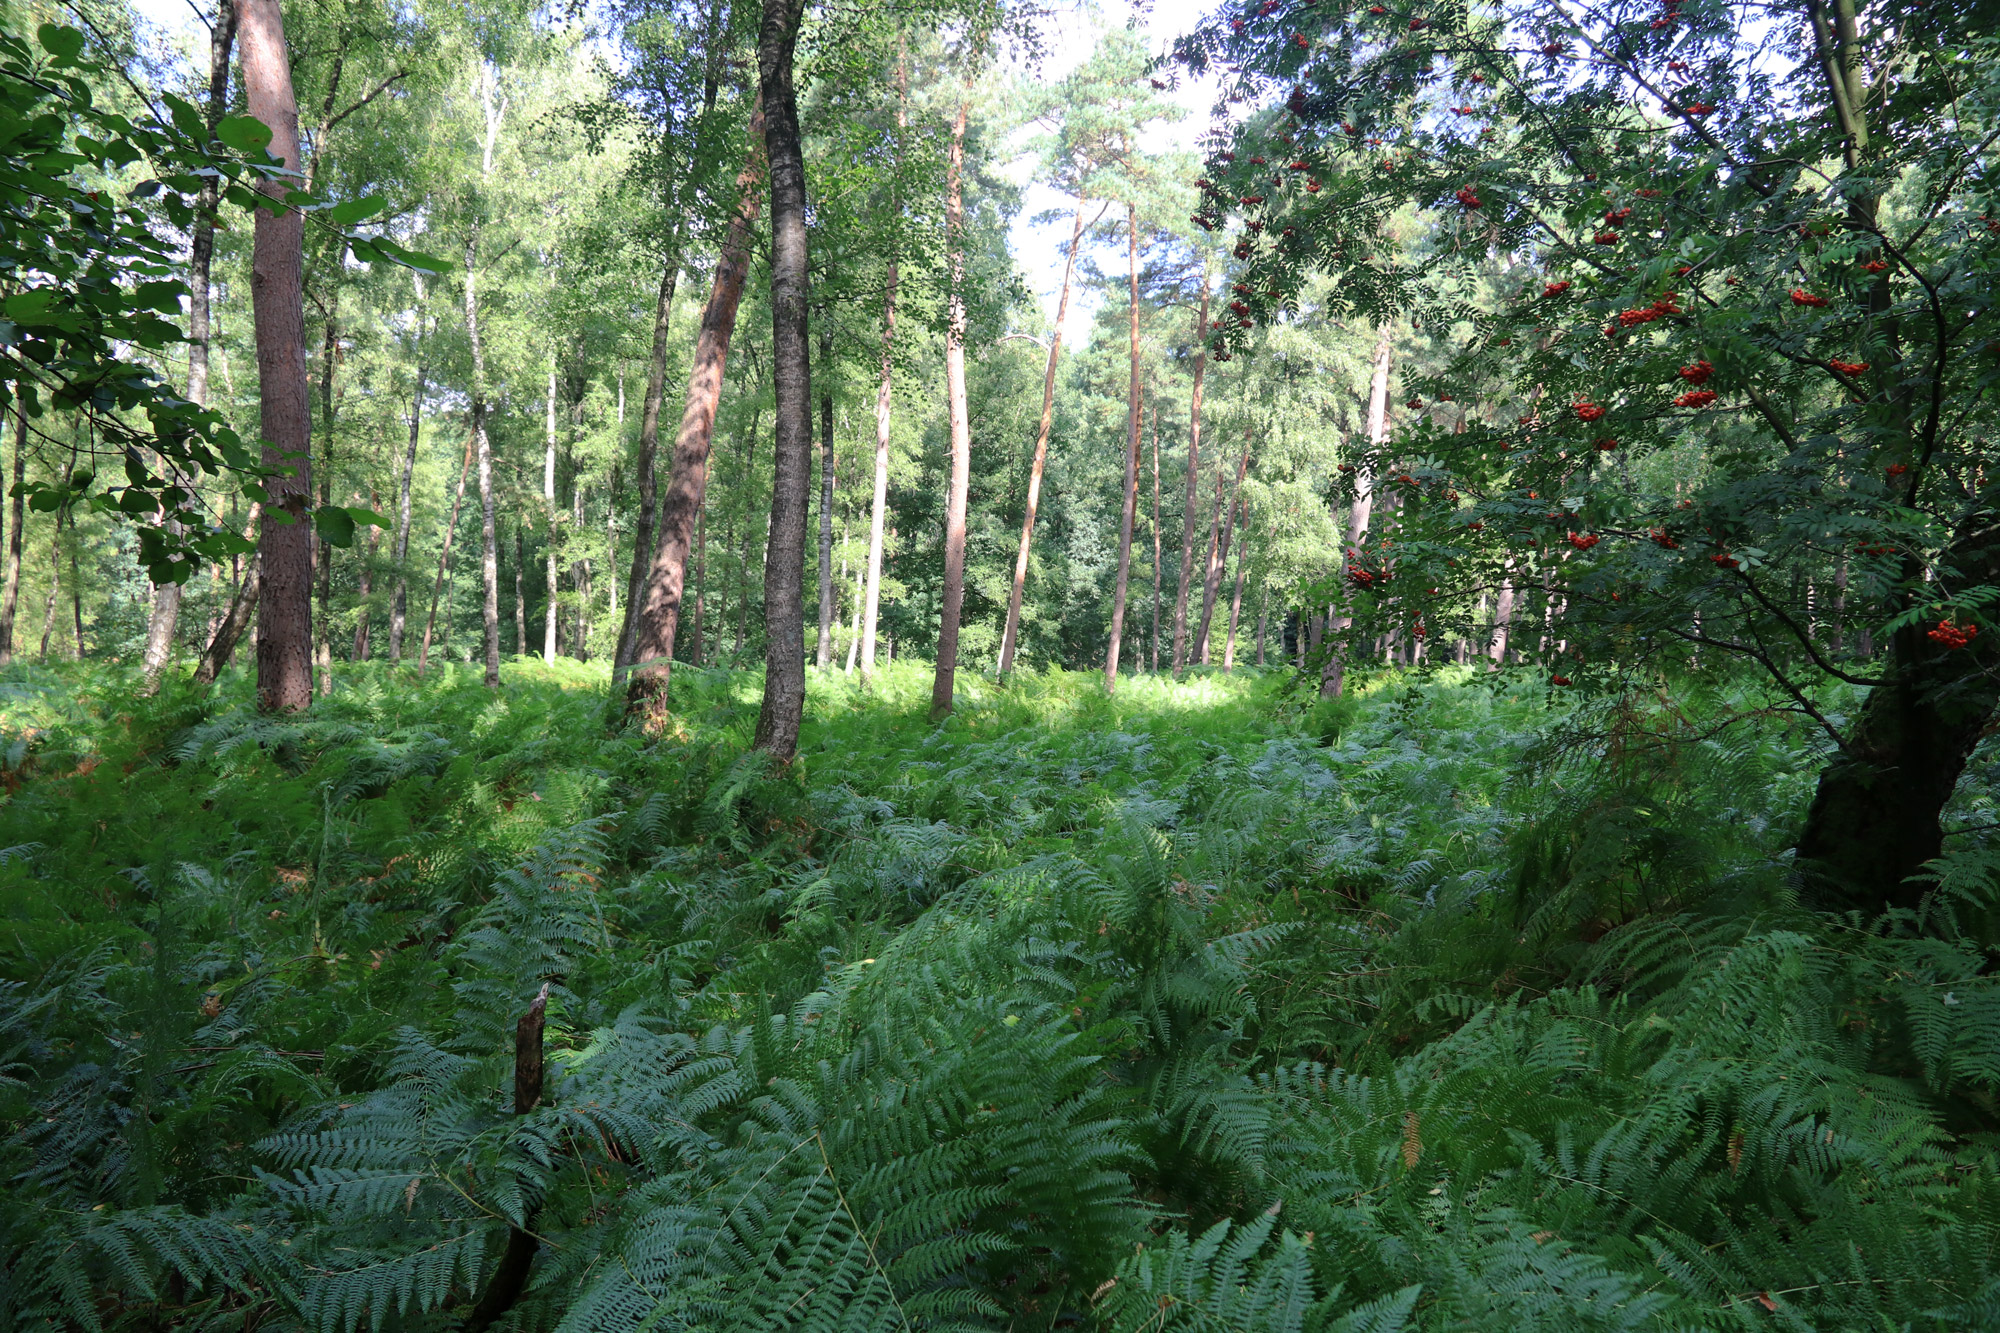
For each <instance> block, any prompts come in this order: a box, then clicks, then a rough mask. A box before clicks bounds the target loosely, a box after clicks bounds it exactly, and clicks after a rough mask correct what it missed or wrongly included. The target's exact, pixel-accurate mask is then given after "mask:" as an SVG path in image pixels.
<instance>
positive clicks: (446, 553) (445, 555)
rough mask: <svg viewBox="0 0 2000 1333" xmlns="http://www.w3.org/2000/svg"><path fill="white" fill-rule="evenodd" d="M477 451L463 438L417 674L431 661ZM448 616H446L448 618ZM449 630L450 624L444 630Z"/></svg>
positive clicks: (469, 439)
mask: <svg viewBox="0 0 2000 1333" xmlns="http://www.w3.org/2000/svg"><path fill="white" fill-rule="evenodd" d="M475 452H477V447H476V442H475V441H474V440H473V439H472V438H471V437H470V436H468V437H467V438H466V441H465V459H464V461H463V462H461V463H460V464H459V465H458V488H457V489H456V490H454V491H453V492H452V495H451V518H450V520H449V521H448V522H447V523H446V524H445V529H444V548H443V549H442V550H440V551H439V552H438V572H437V582H435V583H433V584H432V585H431V613H430V615H429V616H427V617H426V618H425V620H424V641H423V646H422V647H421V648H419V649H418V650H417V674H418V675H419V676H421V675H423V674H424V672H425V671H426V670H427V669H428V668H429V666H430V661H431V633H432V631H434V630H435V629H436V628H437V618H438V597H439V595H440V594H441V593H442V592H443V591H444V581H445V576H446V575H447V574H448V573H449V572H450V571H451V545H452V540H453V539H454V538H455V537H457V536H458V511H459V509H460V508H461V507H462V506H463V505H464V504H465V477H466V474H467V473H468V472H470V471H471V470H472V458H473V455H474V453H475ZM448 619H449V617H447V620H448ZM450 632H451V626H450V624H449V623H447V624H446V625H445V633H447V634H449V633H450Z"/></svg>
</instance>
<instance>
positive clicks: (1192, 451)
mask: <svg viewBox="0 0 2000 1333" xmlns="http://www.w3.org/2000/svg"><path fill="white" fill-rule="evenodd" d="M1207 369H1208V268H1207V266H1206V265H1204V266H1203V268H1202V270H1201V310H1200V313H1198V314H1197V315H1196V316H1195V320H1194V393H1193V396H1192V397H1191V398H1190V400H1189V407H1188V456H1187V499H1186V502H1185V509H1184V511H1183V513H1182V515H1181V572H1180V582H1179V587H1178V589H1177V590H1176V591H1175V593H1174V678H1175V679H1177V680H1178V679H1179V678H1180V675H1181V673H1182V672H1183V671H1185V670H1186V669H1187V629H1188V615H1187V612H1188V581H1189V579H1190V578H1192V577H1193V573H1194V513H1195V506H1196V503H1197V502H1198V500H1199V495H1198V493H1197V491H1196V484H1197V482H1198V481H1199V479H1200V477H1201V381H1202V376H1203V374H1204V373H1205V372H1206V371H1207Z"/></svg>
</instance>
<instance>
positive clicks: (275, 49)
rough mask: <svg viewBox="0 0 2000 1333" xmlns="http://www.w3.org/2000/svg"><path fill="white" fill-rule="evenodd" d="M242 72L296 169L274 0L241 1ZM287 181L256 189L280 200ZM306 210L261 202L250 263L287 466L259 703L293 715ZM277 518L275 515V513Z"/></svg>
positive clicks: (304, 531) (269, 437) (271, 428)
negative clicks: (271, 207) (273, 207)
mask: <svg viewBox="0 0 2000 1333" xmlns="http://www.w3.org/2000/svg"><path fill="white" fill-rule="evenodd" d="M240 16H241V21H242V33H241V39H242V62H241V63H242V72H243V86H244V91H245V94H246V97H247V102H248V110H249V113H250V114H251V115H252V116H255V117H256V118H257V119H258V120H261V121H263V122H264V124H265V125H266V126H267V127H269V128H270V130H271V131H272V138H271V142H270V144H269V146H268V148H267V150H266V151H268V152H269V153H270V154H271V155H272V156H273V157H275V158H277V159H278V160H279V161H280V162H282V163H283V164H284V165H285V166H287V167H289V168H291V169H292V170H294V171H296V170H298V169H299V166H300V157H299V109H298V101H297V99H296V98H295V97H294V96H293V93H292V72H291V59H290V54H289V52H288V51H287V50H286V47H285V25H284V17H283V15H282V14H281V13H280V11H279V6H278V0H241V7H240ZM290 188H291V187H290V186H288V185H286V184H285V183H283V182H282V181H278V180H273V181H266V182H264V183H262V184H260V185H259V186H258V189H259V190H260V191H262V192H263V193H265V194H268V195H271V196H272V197H274V198H282V197H283V196H284V194H285V193H286V192H287V191H288V190H289V189H290ZM304 240H305V216H304V215H303V214H301V213H299V212H297V211H295V210H285V211H283V212H278V213H273V212H272V211H270V210H269V209H266V208H259V209H258V210H257V213H256V239H255V241H254V244H253V255H252V259H251V265H250V297H251V307H252V312H253V316H254V319H255V323H256V331H257V378H258V385H259V394H260V398H261V414H260V430H261V432H262V438H263V439H264V440H265V441H266V444H265V447H264V454H263V458H264V465H265V466H266V467H269V468H276V469H285V470H288V472H289V475H279V476H277V477H274V478H273V479H272V480H271V481H269V482H268V483H267V484H266V487H265V489H266V492H267V493H268V494H269V496H270V504H269V505H268V506H267V507H266V508H265V511H264V522H263V529H262V532H261V533H260V534H259V536H258V540H257V559H258V562H259V566H260V568H259V572H258V594H257V595H258V605H257V705H258V707H260V708H262V709H264V710H265V711H267V712H296V711H299V710H301V709H304V708H306V707H308V706H309V705H310V704H311V703H312V696H313V678H312V618H313V617H312V574H313V546H312V543H313V530H312V525H311V521H310V518H309V515H308V514H307V512H306V510H307V506H308V504H309V503H310V501H311V498H312V456H311V451H312V407H311V402H310V398H309V393H308V389H307V384H306V345H305V306H304ZM274 509H275V510H276V511H278V513H281V514H282V515H283V519H282V520H281V519H280V518H279V517H278V513H273V510H274Z"/></svg>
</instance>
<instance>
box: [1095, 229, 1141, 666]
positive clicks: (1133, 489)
mask: <svg viewBox="0 0 2000 1333" xmlns="http://www.w3.org/2000/svg"><path fill="white" fill-rule="evenodd" d="M1125 279H1126V287H1127V300H1126V310H1127V313H1128V315H1129V317H1130V323H1131V344H1132V348H1131V357H1132V377H1131V383H1130V384H1129V385H1127V387H1126V391H1125V437H1126V438H1125V507H1124V510H1123V511H1122V512H1121V514H1120V515H1119V519H1118V581H1117V583H1116V584H1115V585H1114V586H1113V590H1112V594H1111V637H1110V642H1109V644H1108V645H1107V646H1106V648H1105V651H1104V692H1105V693H1106V694H1111V693H1114V692H1115V691H1116V690H1117V689H1118V650H1119V647H1120V645H1121V643H1122V641H1123V639H1124V635H1125V593H1126V591H1127V586H1128V584H1129V583H1130V581H1131V577H1132V525H1133V523H1134V521H1135V520H1136V519H1137V517H1138V508H1139V209H1138V206H1137V205H1136V204H1132V203H1127V204H1126V205H1125Z"/></svg>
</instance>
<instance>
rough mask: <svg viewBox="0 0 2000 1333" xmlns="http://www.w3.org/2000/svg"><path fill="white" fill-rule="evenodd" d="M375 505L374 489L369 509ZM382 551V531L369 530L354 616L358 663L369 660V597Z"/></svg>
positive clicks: (370, 492)
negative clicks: (378, 556) (376, 563)
mask: <svg viewBox="0 0 2000 1333" xmlns="http://www.w3.org/2000/svg"><path fill="white" fill-rule="evenodd" d="M354 498H355V499H357V500H359V499H360V498H361V497H360V496H358V495H357V496H355V497H354ZM375 503H376V500H375V492H374V490H373V489H370V490H369V492H368V507H369V509H371V510H372V509H374V508H375ZM381 549H382V529H380V528H375V527H371V528H369V529H368V553H367V555H366V556H364V557H363V558H362V561H361V574H360V577H359V587H358V588H357V591H358V592H359V593H360V601H359V604H358V606H357V607H356V610H355V615H354V653H353V655H352V657H351V659H350V660H352V661H356V662H366V661H367V660H368V648H369V643H368V631H369V628H370V624H371V622H372V621H373V620H374V616H372V615H371V614H369V607H368V597H369V594H370V593H372V592H373V591H374V588H375V557H376V555H377V553H378V552H380V551H381Z"/></svg>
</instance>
